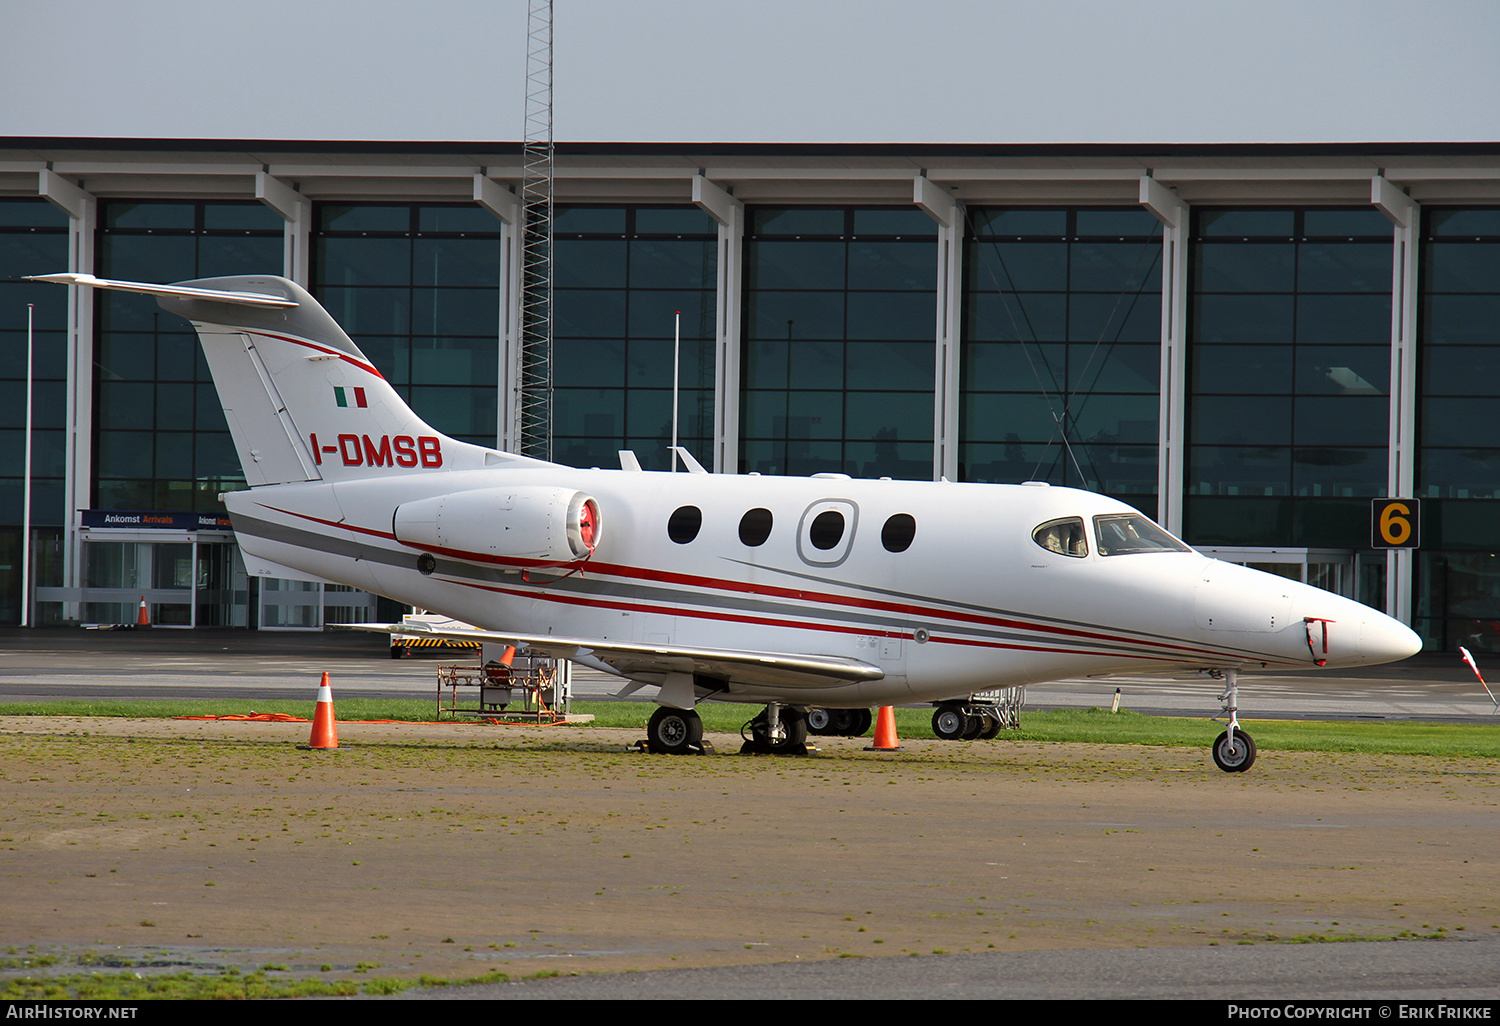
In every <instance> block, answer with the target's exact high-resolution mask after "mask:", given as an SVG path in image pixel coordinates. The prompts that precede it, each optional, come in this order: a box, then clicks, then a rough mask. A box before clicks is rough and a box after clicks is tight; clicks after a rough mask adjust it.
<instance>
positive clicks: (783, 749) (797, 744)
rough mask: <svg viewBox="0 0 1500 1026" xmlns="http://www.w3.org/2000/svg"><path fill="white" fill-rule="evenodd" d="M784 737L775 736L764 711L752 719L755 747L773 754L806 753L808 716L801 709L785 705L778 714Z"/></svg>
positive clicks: (751, 733) (751, 730)
mask: <svg viewBox="0 0 1500 1026" xmlns="http://www.w3.org/2000/svg"><path fill="white" fill-rule="evenodd" d="M778 719H779V720H780V722H781V730H782V734H783V736H782V737H779V738H773V737H772V736H771V734H770V731H769V730H768V729H767V727H768V726H769V724H768V723H767V721H766V714H765V712H764V711H762V712H761V714H760V715H759V716H757V717H755V719H753V720H751V721H750V736H751V737H752V738H753V739H754V744H755V748H756V749H757V750H759V751H762V752H766V753H768V754H771V755H787V754H799V755H800V754H805V753H806V750H807V717H806V716H805V715H804V714H803V712H802V710H801V709H793V708H790V707H788V706H783V707H782V709H781V713H780V715H779V716H778Z"/></svg>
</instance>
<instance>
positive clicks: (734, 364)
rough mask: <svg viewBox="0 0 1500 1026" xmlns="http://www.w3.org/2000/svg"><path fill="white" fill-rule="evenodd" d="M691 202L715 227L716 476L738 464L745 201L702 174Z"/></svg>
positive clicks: (696, 179)
mask: <svg viewBox="0 0 1500 1026" xmlns="http://www.w3.org/2000/svg"><path fill="white" fill-rule="evenodd" d="M693 203H694V204H695V205H696V206H697V207H698V209H699V210H702V211H703V212H704V213H705V214H707V215H708V216H710V217H712V218H713V219H714V221H716V222H717V223H718V225H719V240H718V246H719V254H718V260H717V264H718V280H717V282H716V283H715V286H714V439H713V453H714V455H713V467H714V473H716V474H735V473H738V472H739V467H740V293H741V283H742V280H743V274H744V259H743V254H744V252H745V204H743V203H741V202H740V201H739V200H737V199H735V198H734V196H733V195H732V194H731V193H730V192H729V190H728V189H725V188H723V187H721V186H719V185H716V184H714V183H713V182H711V181H709V180H708V179H707V178H706V177H704V176H703V175H702V174H698V175H694V176H693Z"/></svg>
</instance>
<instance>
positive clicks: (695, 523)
mask: <svg viewBox="0 0 1500 1026" xmlns="http://www.w3.org/2000/svg"><path fill="white" fill-rule="evenodd" d="M702 527H703V511H702V510H701V509H699V508H698V507H697V506H679V507H677V508H676V509H675V510H673V511H672V515H671V516H670V517H668V518H667V537H668V538H671V539H672V540H673V541H674V542H676V543H677V544H678V545H686V544H687V543H688V542H690V541H692V540H693V539H694V538H696V537H698V531H699V530H700V529H701V528H702Z"/></svg>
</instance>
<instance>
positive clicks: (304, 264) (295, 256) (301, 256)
mask: <svg viewBox="0 0 1500 1026" xmlns="http://www.w3.org/2000/svg"><path fill="white" fill-rule="evenodd" d="M255 198H256V199H258V200H260V201H261V202H262V203H264V204H265V205H266V206H268V207H270V208H271V209H272V210H274V211H276V213H278V214H280V215H281V217H282V219H283V220H285V221H286V225H285V228H284V229H283V238H284V240H285V242H284V247H283V249H282V257H281V264H282V272H281V273H282V274H284V275H286V276H287V277H288V278H290V279H291V280H292V281H294V282H296V283H297V284H298V285H301V286H302V287H303V288H307V287H308V284H307V283H308V276H307V275H308V252H309V250H310V248H311V244H312V243H311V239H312V203H311V202H309V201H308V199H307V197H305V196H303V195H302V194H301V193H300V192H298V191H297V190H296V188H295V187H293V186H291V185H288V184H287V183H286V182H283V181H282V180H281V179H279V178H276V177H274V176H273V175H270V174H267V173H266V172H265V171H257V172H256V173H255Z"/></svg>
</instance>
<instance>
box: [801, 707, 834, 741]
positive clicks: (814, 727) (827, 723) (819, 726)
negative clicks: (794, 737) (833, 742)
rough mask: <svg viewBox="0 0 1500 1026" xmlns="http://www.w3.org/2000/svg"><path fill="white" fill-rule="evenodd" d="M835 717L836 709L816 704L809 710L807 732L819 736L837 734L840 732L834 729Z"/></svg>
mask: <svg viewBox="0 0 1500 1026" xmlns="http://www.w3.org/2000/svg"><path fill="white" fill-rule="evenodd" d="M835 718H836V717H835V715H834V710H832V709H824V708H823V707H821V706H817V705H815V706H813V707H812V708H811V709H809V710H807V732H808V733H809V734H816V735H817V736H819V737H826V736H827V735H829V734H836V733H838V732H837V731H836V730H834V729H833V725H834V720H835Z"/></svg>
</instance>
